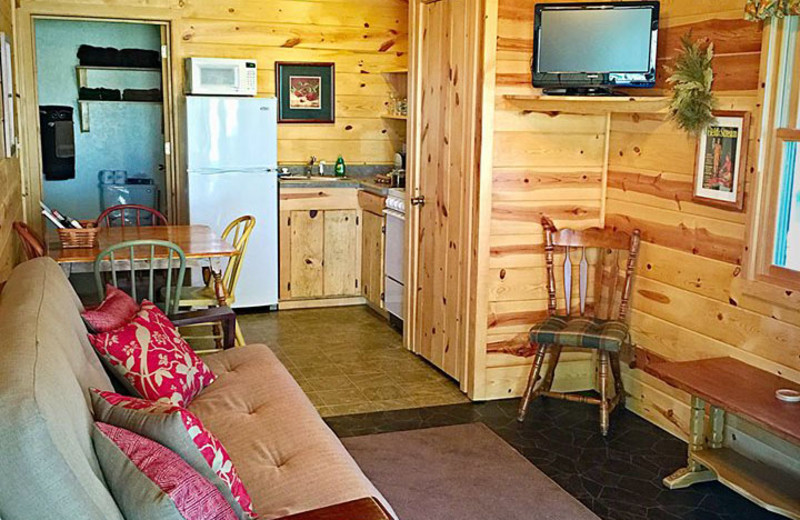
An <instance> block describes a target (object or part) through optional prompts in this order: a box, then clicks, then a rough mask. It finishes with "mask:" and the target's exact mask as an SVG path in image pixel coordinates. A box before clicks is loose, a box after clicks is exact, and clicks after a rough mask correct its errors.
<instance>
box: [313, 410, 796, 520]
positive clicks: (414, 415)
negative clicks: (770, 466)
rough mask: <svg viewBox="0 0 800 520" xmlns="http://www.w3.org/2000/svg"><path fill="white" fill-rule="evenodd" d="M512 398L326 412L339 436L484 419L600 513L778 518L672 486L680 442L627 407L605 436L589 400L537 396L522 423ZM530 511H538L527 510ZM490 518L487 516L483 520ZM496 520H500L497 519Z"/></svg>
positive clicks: (614, 517) (659, 519) (741, 502)
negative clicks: (668, 481)
mask: <svg viewBox="0 0 800 520" xmlns="http://www.w3.org/2000/svg"><path fill="white" fill-rule="evenodd" d="M518 402H519V401H518V400H516V399H514V400H506V401H495V402H490V403H482V404H462V405H452V406H440V407H435V408H420V409H414V410H401V411H393V412H381V413H370V414H361V415H350V416H342V417H332V418H328V419H326V421H327V422H328V424H329V425H330V426H331V428H333V430H334V431H335V432H336V433H337V435H339V436H340V437H350V436H356V435H366V434H371V433H379V432H389V431H401V430H414V429H420V428H431V427H436V426H447V425H452V424H463V423H470V422H483V423H485V424H486V425H487V426H489V427H490V428H492V429H493V430H494V431H495V432H497V433H498V434H499V435H500V436H501V437H503V439H505V440H506V441H507V442H508V443H509V444H511V445H512V446H514V447H515V448H516V449H517V450H518V451H519V452H520V453H522V454H523V455H524V456H525V457H526V458H527V459H528V460H530V461H531V462H532V463H533V464H534V465H536V467H538V468H539V469H541V470H542V471H543V472H545V473H546V474H547V475H548V476H549V477H550V478H552V479H553V480H554V481H556V482H557V483H558V484H559V485H561V486H562V487H563V488H564V489H566V490H567V491H568V492H569V493H571V494H572V495H574V496H575V497H576V498H578V499H579V500H580V501H581V502H583V503H584V504H585V505H586V506H587V507H589V508H590V509H591V510H592V511H594V512H595V513H596V514H597V515H598V516H600V517H601V518H603V519H605V520H767V519H772V520H777V519H779V518H782V517H779V516H777V515H773V514H771V513H769V512H767V511H765V510H764V509H762V508H760V507H758V506H756V505H755V504H753V503H752V502H750V501H749V500H747V499H745V498H743V497H741V496H740V495H738V494H736V493H735V492H733V491H731V490H729V489H728V488H726V487H725V486H723V485H722V484H718V483H706V484H698V485H696V486H693V487H691V488H689V489H684V490H675V491H671V490H668V489H666V488H664V487H663V486H662V485H661V479H662V478H663V477H665V476H667V475H669V474H671V473H672V472H673V471H674V470H676V469H678V468H679V467H681V466H683V465H684V464H685V461H686V444H685V443H683V442H682V441H680V440H678V439H675V438H674V437H672V436H671V435H669V434H668V433H666V432H664V431H663V430H661V429H659V428H657V427H656V426H654V425H652V424H650V423H648V422H647V421H645V420H643V419H641V418H639V417H637V416H636V415H634V414H632V413H631V412H628V411H627V410H620V411H618V412H616V413H615V414H614V415H613V416H612V423H611V431H610V433H609V435H608V437H607V438H605V439H604V438H603V437H602V436H601V435H600V433H599V429H598V418H597V410H596V408H595V407H593V406H588V405H582V404H579V403H570V402H566V401H553V400H549V401H548V400H543V399H539V400H537V401H535V402H534V403H533V404H532V405H531V410H530V412H529V413H528V418H527V419H526V421H525V423H524V424H519V423H518V422H517V421H516V410H517V405H518ZM531 518H536V514H535V512H531ZM487 520H493V519H487ZM498 520H501V519H498Z"/></svg>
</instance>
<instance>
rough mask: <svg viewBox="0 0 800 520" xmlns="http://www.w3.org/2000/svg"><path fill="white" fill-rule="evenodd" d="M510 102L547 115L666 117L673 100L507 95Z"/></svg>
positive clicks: (626, 97) (660, 98)
mask: <svg viewBox="0 0 800 520" xmlns="http://www.w3.org/2000/svg"><path fill="white" fill-rule="evenodd" d="M503 98H504V99H506V100H507V101H509V102H511V103H514V104H515V105H518V106H519V107H520V108H523V109H525V110H531V111H533V112H544V113H566V114H586V115H593V114H600V115H602V114H612V113H613V114H629V113H640V114H645V113H647V114H662V113H663V114H666V113H667V107H668V106H669V98H667V97H661V96H658V97H655V96H649V97H648V96H641V97H628V96H619V97H599V96H539V95H506V96H503Z"/></svg>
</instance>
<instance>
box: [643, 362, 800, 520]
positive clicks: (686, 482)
mask: <svg viewBox="0 0 800 520" xmlns="http://www.w3.org/2000/svg"><path fill="white" fill-rule="evenodd" d="M645 371H647V372H648V373H650V374H652V375H654V376H655V377H658V378H659V379H662V380H663V381H665V382H667V383H669V384H670V385H672V386H674V387H676V388H678V389H680V390H683V391H684V392H687V393H689V394H691V396H692V412H691V414H692V415H691V422H690V435H689V462H688V465H687V466H686V467H685V468H681V469H679V470H678V471H676V472H675V473H673V474H672V475H670V476H669V477H667V478H665V479H664V485H666V486H667V487H668V488H670V489H682V488H685V487H688V486H691V485H692V484H696V483H699V482H708V481H712V480H718V481H719V482H721V483H723V484H725V485H726V486H728V487H730V488H732V489H733V490H735V491H737V492H739V493H741V494H742V495H744V496H746V497H747V498H749V499H750V500H752V501H754V502H756V503H757V504H759V505H761V506H763V507H764V508H766V509H768V510H770V511H773V512H775V513H778V514H781V515H784V516H787V517H789V518H794V519H797V520H800V475H795V474H792V473H789V472H788V471H785V470H783V469H780V468H776V467H772V466H769V465H767V464H765V463H763V462H759V461H755V460H751V459H749V458H747V457H745V456H744V455H742V454H740V453H738V452H736V451H734V450H732V449H731V448H726V447H724V446H723V440H724V438H725V437H724V429H725V416H726V414H727V413H732V414H735V415H738V416H740V417H742V418H744V419H746V420H747V421H749V422H752V423H753V424H756V425H758V426H760V427H762V428H764V429H765V430H768V431H770V432H772V433H774V434H775V435H777V436H779V437H781V438H783V439H785V440H787V441H789V442H793V443H796V444H800V403H786V402H783V401H780V400H778V399H777V398H776V397H775V391H776V390H779V389H782V388H787V389H792V390H798V391H800V385H798V384H795V383H793V382H791V381H789V380H787V379H784V378H782V377H779V376H777V375H774V374H771V373H769V372H765V371H763V370H760V369H758V368H755V367H753V366H751V365H748V364H746V363H742V362H741V361H737V360H735V359H732V358H713V359H704V360H700V361H687V362H680V363H653V364H650V365H647V366H646V367H645ZM706 404H708V405H709V411H708V418H709V419H708V420H709V422H710V438H708V439H707V438H706Z"/></svg>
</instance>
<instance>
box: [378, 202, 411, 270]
mask: <svg viewBox="0 0 800 520" xmlns="http://www.w3.org/2000/svg"><path fill="white" fill-rule="evenodd" d="M383 213H384V214H385V215H386V249H385V251H384V253H385V255H386V276H387V277H389V278H391V279H393V280H394V281H396V282H398V283H399V284H401V285H402V284H405V282H406V269H405V262H404V261H403V259H404V256H405V254H404V253H405V239H406V237H405V234H406V231H405V229H406V217H405V215H403V214H402V213H400V212H399V211H394V210H391V209H385V210H383Z"/></svg>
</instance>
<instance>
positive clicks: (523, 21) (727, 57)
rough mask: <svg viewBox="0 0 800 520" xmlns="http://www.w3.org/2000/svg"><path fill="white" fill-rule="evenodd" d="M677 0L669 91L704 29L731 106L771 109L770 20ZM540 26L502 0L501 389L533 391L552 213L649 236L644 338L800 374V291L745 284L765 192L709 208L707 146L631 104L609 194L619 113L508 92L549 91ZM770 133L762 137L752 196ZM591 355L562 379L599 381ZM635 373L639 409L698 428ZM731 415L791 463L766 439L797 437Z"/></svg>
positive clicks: (678, 402) (497, 247) (680, 427)
mask: <svg viewBox="0 0 800 520" xmlns="http://www.w3.org/2000/svg"><path fill="white" fill-rule="evenodd" d="M661 6H662V13H661V27H662V30H661V33H660V45H659V46H660V53H659V54H660V56H661V60H660V65H661V66H662V67H661V68H660V70H659V81H658V87H657V88H658V89H662V88H663V86H664V79H665V77H666V74H665V73H664V71H663V65H664V64H666V63H669V62H670V60H672V59H673V58H674V56H675V54H676V49H677V48H678V46H679V40H680V37H681V36H682V35H683V34H686V33H687V32H688V31H689V30H691V31H692V34H693V37H694V38H710V39H712V40H713V41H714V44H715V49H716V58H715V60H714V69H715V83H714V90H715V91H716V93H717V94H718V96H719V98H720V108H721V109H727V110H748V111H751V112H753V113H755V112H756V111H757V110H758V109H759V106H758V103H759V93H758V88H759V72H760V71H759V69H760V62H761V58H762V56H761V50H762V49H761V47H762V29H763V27H762V25H761V24H757V23H750V22H746V21H744V20H743V17H742V13H743V8H744V0H662V3H661ZM532 23H533V7H532V5H531V2H530V1H528V0H500V2H499V23H498V43H497V99H496V105H495V106H496V115H495V154H494V182H493V195H492V200H493V204H492V224H491V267H492V270H491V274H492V276H491V279H490V281H489V283H490V287H491V289H490V299H491V303H490V312H489V322H488V324H487V326H488V341H487V343H488V345H487V350H488V354H487V367H488V368H487V379H486V385H487V386H486V389H487V392H486V393H487V397H499V396H501V395H515V394H518V393H519V392H520V391H521V390H522V386H523V383H524V376H525V375H526V374H527V371H528V369H529V366H530V359H526V358H525V357H524V355H528V354H530V353H529V352H528V351H527V349H525V342H526V335H525V334H524V332H525V330H526V329H527V328H528V327H529V324H530V323H531V321H533V320H536V319H539V318H541V316H543V315H544V310H545V308H546V307H545V301H544V298H545V278H544V274H543V268H542V263H543V255H542V246H541V242H542V238H541V234H542V230H541V227H540V226H539V225H538V224H537V222H538V220H539V216H540V215H541V214H543V213H544V214H547V215H548V216H551V217H552V218H554V219H555V220H556V223H557V224H559V225H569V226H578V227H583V226H590V225H596V224H598V223H599V220H600V218H599V217H600V211H601V207H604V210H605V217H606V218H605V221H606V225H608V226H613V227H617V228H620V229H623V230H626V231H630V230H632V229H634V228H638V229H641V230H642V233H643V238H644V244H643V246H642V253H641V257H640V261H639V269H638V278H637V280H636V282H635V291H634V296H633V313H632V327H633V338H634V341H635V343H637V345H638V346H639V347H642V348H644V349H646V350H648V351H650V352H652V353H654V354H655V355H657V356H659V357H663V358H667V359H671V360H691V359H699V358H707V357H714V356H732V357H735V358H738V359H741V360H743V361H745V362H748V363H751V364H753V365H755V366H758V367H760V368H763V369H765V370H769V371H772V372H774V373H778V374H781V375H783V376H784V377H788V378H790V379H793V380H795V381H800V312H798V302H799V301H800V300H798V298H797V295H796V294H794V293H792V292H791V291H786V292H784V291H782V290H781V291H778V292H777V293H776V292H774V291H773V292H768V293H766V295H764V294H762V295H761V296H760V297H759V295H758V294H757V293H758V291H757V290H754V289H753V285H752V284H748V283H746V282H745V281H744V280H743V277H744V274H743V271H742V268H741V265H742V261H743V255H744V254H745V236H746V233H747V229H746V228H747V218H748V210H749V208H750V203H751V202H750V200H749V197H746V201H745V205H746V207H745V211H744V212H742V213H738V212H731V211H725V210H720V209H715V208H711V207H708V206H703V205H699V204H696V203H693V202H692V201H691V193H692V178H693V177H692V176H693V172H694V160H695V147H696V141H695V140H693V139H690V138H689V137H688V136H686V134H684V133H682V132H681V131H680V130H678V129H677V128H676V127H675V126H674V125H673V124H672V123H670V122H668V121H665V118H664V117H663V116H657V115H642V114H627V115H614V116H613V117H612V119H611V127H610V133H609V154H610V156H609V157H610V158H609V172H608V184H607V195H606V197H605V198H603V197H602V189H601V177H600V172H601V171H602V161H603V157H602V154H603V144H604V141H605V136H604V134H603V131H604V121H603V117H604V116H577V115H543V114H535V113H528V112H526V111H524V110H523V109H521V108H519V107H518V106H515V105H514V104H513V103H511V102H509V101H507V100H505V99H503V98H502V95H503V94H510V93H519V94H523V93H527V94H532V93H534V90H533V89H532V87H530V85H529V82H530V72H529V64H530V59H531V52H532V41H531V33H532ZM655 93H658V91H656V92H655ZM755 124H756V121H755V120H754V125H755ZM753 130H754V131H753V132H752V133H751V136H753V134H755V126H754V127H753ZM756 144H757V143H756V142H755V137H753V138H752V139H751V142H750V153H749V159H750V161H749V162H750V165H749V168H748V172H749V173H748V177H747V186H746V192H747V195H748V196H749V195H750V186H751V182H752V176H753V174H754V173H753V170H754V166H753V165H755V164H757V155H756V154H757V146H756ZM775 294H779V296H780V298H775ZM770 300H772V301H770ZM581 365H584V366H585V365H586V363H585V361H578V360H576V359H575V358H572V363H571V366H570V365H568V367H567V368H566V369H564V370H563V376H562V385H564V386H571V385H572V386H579V385H580V384H583V383H585V382H586V373H585V371H582V370H581V369H580V366H581ZM589 375H591V374H589ZM709 376H710V377H713V374H710V375H709ZM623 378H624V379H625V386H626V389H627V390H628V392H629V394H630V397H629V399H628V401H627V406H628V408H629V409H632V410H633V411H635V412H636V413H638V414H640V415H642V416H644V417H646V418H647V419H649V420H651V421H653V422H655V423H656V424H658V425H660V426H662V427H663V428H665V429H667V430H669V431H671V432H673V433H674V434H676V435H678V436H682V437H684V436H686V434H687V431H688V412H689V409H688V396H687V395H685V394H683V393H682V392H678V391H676V390H673V389H671V388H670V387H668V386H667V385H665V384H663V383H661V382H660V381H658V380H656V379H655V378H652V377H650V376H648V375H647V374H645V373H644V372H642V371H640V370H624V375H623ZM731 426H733V429H732V430H731V431H736V432H737V433H738V435H737V440H736V441H733V440H731V442H738V443H739V444H740V445H742V446H744V445H745V444H747V445H748V446H749V448H748V447H747V446H744V447H743V449H750V451H755V452H756V453H758V456H760V457H771V458H772V459H773V460H776V461H778V462H779V461H780V460H781V455H780V454H779V453H780V452H779V451H775V450H773V449H772V448H766V447H765V446H764V445H762V444H760V442H759V441H767V442H768V444H769V445H771V446H773V447H775V448H777V449H778V450H782V451H784V452H786V451H789V452H792V453H794V455H795V456H797V455H798V451H797V449H796V448H795V449H793V448H791V447H789V446H787V445H786V444H785V443H781V442H780V441H777V440H775V439H773V438H771V437H769V436H765V435H763V434H762V433H761V432H759V431H758V430H757V429H754V428H752V427H750V426H748V425H747V424H745V423H743V422H741V421H736V420H735V419H732V420H731ZM753 438H755V439H758V441H753ZM753 446H756V447H755V448H753ZM770 454H771V455H770Z"/></svg>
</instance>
